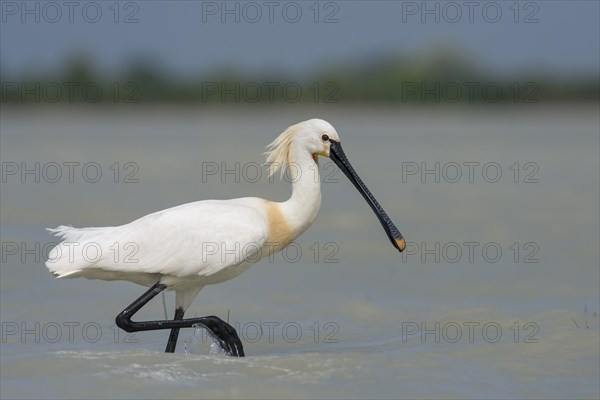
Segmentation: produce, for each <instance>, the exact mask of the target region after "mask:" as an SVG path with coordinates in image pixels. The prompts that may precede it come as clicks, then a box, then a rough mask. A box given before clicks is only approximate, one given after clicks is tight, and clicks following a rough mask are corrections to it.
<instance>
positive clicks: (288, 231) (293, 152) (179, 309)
mask: <svg viewBox="0 0 600 400" xmlns="http://www.w3.org/2000/svg"><path fill="white" fill-rule="evenodd" d="M267 150H268V151H267V153H266V154H267V163H269V164H270V166H269V174H270V175H273V174H275V173H276V172H277V171H278V170H281V174H282V176H283V173H284V171H285V169H287V168H294V169H295V171H294V176H295V179H294V180H293V184H292V186H293V192H292V196H291V197H290V199H289V200H287V201H284V202H281V203H279V202H273V201H270V200H265V199H262V198H256V197H244V198H238V199H230V200H205V201H197V202H193V203H187V204H183V205H180V206H177V207H173V208H169V209H166V210H162V211H158V212H155V213H152V214H148V215H146V216H144V217H141V218H139V219H137V220H135V221H133V222H130V223H128V224H125V225H121V226H114V227H96V228H73V227H69V226H59V227H57V228H55V229H48V230H49V231H50V232H52V233H54V234H55V235H56V236H59V237H60V238H61V239H62V241H61V243H59V244H58V245H57V246H56V247H55V248H53V249H52V251H51V252H50V254H49V258H48V261H47V262H46V266H47V267H48V269H49V270H50V272H52V273H53V274H54V275H55V276H56V277H58V278H76V277H85V278H89V279H102V280H126V281H131V282H134V283H137V284H140V285H143V286H148V287H150V289H149V290H148V291H147V292H145V293H144V295H142V296H141V297H140V298H139V299H137V300H136V301H135V302H133V303H132V304H131V305H130V306H129V307H127V308H126V309H125V310H123V311H122V312H121V313H120V314H119V315H118V316H117V318H116V322H117V325H118V326H119V327H120V328H122V329H124V330H126V331H128V332H134V331H142V330H155V329H171V335H170V337H169V341H168V343H167V348H166V352H174V351H175V346H176V343H177V337H178V334H179V328H184V327H191V326H193V325H194V324H200V325H203V326H204V327H205V328H207V329H208V331H209V332H210V333H211V335H213V337H214V338H216V339H218V341H219V343H220V345H221V347H222V348H223V349H224V350H225V352H226V353H227V354H229V355H232V356H244V351H243V345H242V343H241V341H240V340H239V337H238V335H237V333H236V332H235V329H233V327H231V326H230V325H229V324H227V323H226V322H224V321H222V320H221V319H220V318H218V317H215V316H210V317H201V318H189V319H183V315H184V313H185V311H186V310H187V309H188V307H189V306H190V305H191V304H192V302H193V300H194V298H195V297H196V295H197V294H198V292H199V291H200V290H201V289H202V288H203V287H204V286H206V285H212V284H216V283H220V282H224V281H227V280H229V279H232V278H234V277H236V276H238V275H239V274H241V273H242V272H244V271H245V270H246V269H248V267H250V266H251V265H252V264H254V263H255V262H257V261H258V260H260V259H262V258H265V257H267V256H269V255H271V254H273V253H274V252H278V251H280V250H281V249H283V248H285V247H286V246H287V245H289V244H290V243H291V242H293V241H294V240H295V239H296V238H298V236H300V234H302V233H303V232H304V231H305V230H306V229H307V228H308V227H309V226H310V225H311V224H312V223H313V221H314V220H315V218H316V216H317V213H318V211H319V208H320V206H321V189H320V179H319V172H318V163H317V157H318V156H325V157H330V158H331V159H332V160H333V161H334V162H335V163H336V164H337V165H338V167H340V169H341V170H342V171H343V172H344V173H345V174H346V175H347V176H348V178H349V179H350V181H351V182H352V183H353V184H354V185H355V186H356V187H357V188H358V189H359V191H360V192H361V194H362V195H363V196H364V198H365V199H366V200H367V202H368V203H369V205H370V206H371V207H372V208H373V210H374V211H375V213H376V215H377V217H378V218H379V220H380V222H381V224H382V225H383V227H384V229H385V231H386V233H387V235H388V237H389V239H390V240H391V242H392V244H393V245H394V246H395V247H396V248H397V249H398V250H399V251H402V250H404V247H405V242H404V239H403V238H402V235H401V234H400V232H399V231H398V229H397V228H396V227H395V226H394V224H393V223H392V222H391V220H390V219H389V218H388V216H387V214H386V213H385V212H384V211H383V209H382V208H381V206H379V204H378V203H377V201H376V200H375V198H374V197H373V196H372V195H371V193H370V192H369V191H368V189H367V188H366V186H365V185H364V184H363V183H362V181H361V180H360V178H359V177H358V175H357V174H356V172H355V171H354V169H353V168H352V166H351V165H350V163H349V162H348V159H347V158H346V156H345V154H344V152H343V150H342V147H341V145H340V139H339V136H338V134H337V132H336V130H335V129H334V128H333V126H331V125H330V124H329V123H328V122H326V121H324V120H321V119H311V120H308V121H304V122H301V123H298V124H296V125H293V126H290V127H289V128H288V129H287V130H286V131H285V132H283V133H282V134H281V135H279V137H277V139H275V140H274V141H273V142H272V143H271V144H270V145H269V146H268V147H267ZM165 289H167V290H174V291H175V293H176V310H175V317H174V319H173V320H160V321H144V322H134V321H132V320H131V317H132V316H133V315H134V314H135V313H136V312H137V311H138V310H139V309H140V308H142V307H143V306H144V305H145V304H146V303H147V302H148V301H150V299H152V298H153V297H154V296H156V295H157V294H158V293H160V292H162V291H163V290H165Z"/></svg>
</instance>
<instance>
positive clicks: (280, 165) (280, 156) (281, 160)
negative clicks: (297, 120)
mask: <svg viewBox="0 0 600 400" xmlns="http://www.w3.org/2000/svg"><path fill="white" fill-rule="evenodd" d="M299 130H300V124H296V125H292V126H290V127H289V128H287V129H286V130H285V132H283V133H282V134H281V135H279V136H277V138H276V139H275V140H273V142H271V144H269V145H268V146H267V151H266V152H265V155H266V156H267V162H266V164H267V165H268V166H269V177H271V176H273V175H275V173H277V171H278V170H280V171H281V177H283V174H284V172H285V170H286V168H287V167H288V165H289V160H290V147H291V145H292V141H293V140H294V137H295V136H296V134H297V133H298V131H299Z"/></svg>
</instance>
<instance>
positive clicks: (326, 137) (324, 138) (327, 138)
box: [321, 134, 329, 142]
mask: <svg viewBox="0 0 600 400" xmlns="http://www.w3.org/2000/svg"><path fill="white" fill-rule="evenodd" d="M321 139H323V141H324V142H326V141H328V140H329V136H327V134H324V135H323V136H321Z"/></svg>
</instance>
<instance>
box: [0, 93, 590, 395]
mask: <svg viewBox="0 0 600 400" xmlns="http://www.w3.org/2000/svg"><path fill="white" fill-rule="evenodd" d="M312 116H320V117H323V118H325V119H327V120H329V121H330V122H332V124H333V125H334V126H335V127H336V128H337V130H338V132H339V134H340V137H341V138H342V140H343V143H344V148H345V151H346V153H347V155H348V157H349V159H350V160H351V161H352V163H353V165H354V167H355V168H356V170H357V171H358V173H359V174H360V175H361V177H362V178H363V180H364V181H365V182H366V183H367V184H368V186H369V188H370V189H371V190H372V192H373V193H374V194H375V196H376V197H377V198H378V200H379V201H380V203H381V204H382V205H383V207H384V208H385V209H386V211H387V212H388V214H389V215H390V216H391V217H392V219H393V220H394V221H395V222H396V225H397V226H398V227H399V229H400V231H401V232H402V233H403V234H404V235H405V237H406V240H407V241H408V242H409V247H408V248H407V251H406V253H408V254H406V255H405V256H401V255H399V254H398V253H397V251H396V250H395V249H393V248H392V246H391V245H390V244H389V242H388V241H387V238H386V236H385V233H384V232H383V230H382V229H381V227H380V226H379V224H378V222H377V220H376V218H375V217H374V216H373V215H372V212H371V211H370V210H369V208H368V207H366V205H365V203H364V201H363V199H362V198H361V197H360V195H359V194H358V193H357V192H356V191H355V189H354V188H353V187H352V185H351V184H350V183H349V182H347V180H346V178H345V177H344V176H343V174H341V172H339V171H337V169H335V168H334V167H333V166H332V165H331V164H330V162H329V161H321V167H320V168H321V173H322V176H323V177H324V178H323V179H324V181H325V182H324V183H323V186H322V190H323V203H322V209H321V212H320V214H319V217H318V219H317V221H315V223H314V224H313V226H312V227H311V228H310V229H309V231H307V232H306V233H305V234H304V235H303V236H302V237H301V238H300V240H298V242H297V243H296V244H295V246H293V248H290V250H289V251H288V252H286V253H284V254H279V255H277V256H275V257H274V259H273V260H264V261H263V262H261V263H260V264H258V265H255V266H253V267H252V268H251V269H250V271H248V272H246V273H244V274H242V275H241V276H240V277H238V278H236V279H234V280H232V281H229V282H226V283H224V284H221V285H218V286H212V287H207V288H205V289H203V291H202V292H201V293H200V295H199V296H198V298H197V299H196V301H195V302H194V304H193V305H192V306H191V307H190V310H189V311H188V315H189V316H194V315H209V314H215V315H219V316H221V317H222V318H224V319H225V318H227V317H228V318H229V321H230V323H232V324H233V325H235V326H236V327H237V328H238V332H239V333H240V336H241V338H242V340H243V341H244V344H245V350H246V354H247V356H248V357H246V358H244V359H231V358H228V357H223V356H219V355H209V352H210V343H211V341H210V339H209V338H207V337H205V336H202V333H201V332H196V333H195V332H194V331H193V329H185V330H183V331H182V333H181V335H180V340H179V344H178V348H177V353H176V354H172V355H170V354H164V353H162V350H163V348H164V345H165V343H166V339H167V336H168V334H167V333H166V332H143V333H137V334H135V335H126V334H125V333H124V332H123V331H120V330H118V329H116V328H115V326H114V316H115V315H116V314H117V313H118V312H119V311H120V310H122V309H123V308H124V307H125V306H126V305H127V304H129V303H130V302H131V301H132V300H133V299H134V298H135V297H137V296H138V295H139V294H141V292H142V291H143V290H144V289H143V288H141V287H138V286H135V285H133V284H131V283H127V282H101V281H89V280H84V279H78V280H54V279H52V278H51V276H50V275H49V273H48V272H47V270H46V268H45V267H44V265H43V257H44V254H45V253H46V252H47V249H48V248H49V244H50V243H51V242H53V239H52V237H50V236H49V235H47V234H46V232H45V231H44V228H46V227H54V226H56V225H59V224H72V225H74V226H103V225H114V224H122V223H125V222H128V221H131V220H133V219H135V218H138V217H139V216H142V215H144V214H146V213H149V212H152V211H156V210H159V209H163V208H167V207H170V206H173V205H177V204H181V203H184V202H189V201H194V200H199V199H205V198H229V197H242V196H260V197H266V198H270V199H274V200H284V199H285V198H286V196H288V195H289V193H290V189H289V183H288V182H283V183H280V182H275V183H270V182H269V181H268V179H267V177H266V169H257V167H256V166H257V165H258V164H257V163H261V162H262V161H263V160H262V155H261V153H262V152H263V151H264V146H265V145H266V144H267V143H269V142H270V141H271V140H272V139H273V138H274V137H275V136H276V135H277V134H278V133H279V132H280V131H281V130H283V129H284V128H285V127H286V126H288V125H290V124H291V123H294V122H297V121H298V120H302V119H306V118H308V117H312ZM0 129H1V132H2V146H1V153H0V154H1V157H2V162H3V171H4V175H3V183H2V192H1V194H0V196H1V200H2V202H1V209H0V214H1V217H2V225H1V234H2V246H3V247H2V267H1V270H0V274H1V280H0V289H1V305H0V307H1V319H2V352H1V361H2V368H1V385H0V388H1V389H0V390H1V395H2V398H41V397H43V398H52V397H65V398H109V397H110V398H113V397H119V398H165V397H168V398H198V397H245V398H282V397H283V398H297V397H313V398H315V397H319V398H341V397H343V398H365V397H377V398H398V397H428V398H451V397H466V398H498V397H502V398H525V397H527V398H598V396H599V395H600V389H599V380H598V375H599V373H600V367H599V359H600V354H599V352H600V350H599V346H598V344H599V342H600V334H599V322H598V317H597V315H598V311H599V305H598V304H599V299H600V296H599V289H598V282H599V280H600V273H599V272H600V271H599V266H598V264H599V259H600V256H599V248H598V246H599V245H598V243H599V240H600V239H599V224H600V223H599V210H598V205H599V188H598V170H599V154H598V145H599V143H598V140H599V138H598V132H599V130H600V126H599V121H598V113H597V107H584V106H581V107H578V108H567V107H558V106H557V107H541V106H538V105H532V106H531V107H524V108H521V109H513V108H510V107H506V108H495V109H491V108H485V107H484V108H475V109H469V108H454V109H443V108H440V109H436V108H424V109H419V108H415V109H401V108H385V107H383V108H378V109H361V108H343V107H329V108H319V109H310V108H300V109H295V108H275V109H269V108H263V107H256V108H239V109H235V108H234V109H233V110H231V109H228V110H222V109H218V108H215V109H213V108H201V109H198V110H192V109H189V108H188V109H175V108H166V107H165V108H161V107H156V108H137V107H132V108H130V109H127V108H125V109H118V110H117V109H111V108H91V107H90V108H81V109H75V110H65V109H60V108H47V109H46V108H23V109H10V108H9V109H3V112H2V118H1V120H0ZM36 162H39V163H40V167H39V170H40V174H39V175H40V176H39V179H38V180H39V182H36V178H37V177H36V176H35V173H31V174H25V175H24V176H21V174H20V172H21V171H20V170H19V171H18V172H17V173H15V174H14V175H13V174H11V173H10V170H8V169H7V168H12V167H14V166H15V165H17V167H18V168H19V169H21V168H22V167H23V165H24V166H25V167H26V168H28V169H35V168H36V166H35V163H36ZM68 162H74V163H79V164H72V165H73V168H74V169H73V175H72V179H71V180H72V182H70V179H69V176H68V172H69V171H68V167H67V166H65V163H68ZM92 162H93V163H97V164H95V165H92V166H91V167H88V168H92V169H94V170H92V169H88V170H87V174H84V173H83V171H82V170H83V166H84V165H86V163H92ZM22 163H25V164H22ZM52 163H57V164H59V165H60V166H61V172H62V176H61V178H60V179H56V174H55V173H54V171H55V170H53V169H52V168H55V165H54V164H52ZM115 163H118V164H116V165H115ZM128 163H129V164H128ZM223 163H224V164H223ZM236 163H240V164H239V165H238V164H236ZM423 163H424V164H423ZM436 163H439V167H438V172H435V169H436ZM476 163H479V164H476ZM515 163H518V164H515ZM67 165H68V164H67ZM457 166H458V167H459V168H460V173H461V175H460V177H459V175H457V172H458V171H459V169H457ZM215 167H216V168H217V172H216V173H214V174H213V172H214V171H215V170H214V168H215ZM44 168H45V170H44ZM98 168H99V170H100V172H101V177H100V178H99V179H98V182H96V183H92V182H91V181H93V180H94V179H96V175H95V174H93V172H95V170H97V169H98ZM209 168H210V169H209ZM236 168H238V170H237V172H235V171H236ZM415 168H418V170H417V172H415ZM423 168H426V169H427V170H433V171H434V172H429V173H425V174H424V175H421V172H422V169H423ZM469 168H473V170H472V171H471V172H473V173H472V175H469ZM484 168H485V172H484ZM44 171H45V172H44ZM227 171H229V172H227ZM231 171H234V172H231ZM117 172H118V174H117ZM257 172H258V174H259V175H258V176H257ZM497 172H500V174H501V175H500V176H498V175H497ZM436 174H437V175H436ZM136 179H137V180H138V182H137V183H134V182H131V181H132V180H136ZM115 180H116V181H117V183H115ZM496 180H497V181H496ZM536 180H537V182H536ZM52 181H56V182H52ZM36 244H37V246H38V247H36ZM498 251H499V253H498ZM166 300H167V308H168V311H169V314H170V313H172V308H173V304H174V299H173V297H172V294H171V293H168V294H167V298H166ZM162 316H163V305H162V302H161V299H160V297H158V298H157V299H155V300H153V301H152V302H151V303H150V304H149V305H148V307H147V308H146V309H144V310H142V311H141V312H140V314H139V317H138V318H139V319H140V320H143V319H155V318H161V317H162ZM195 334H196V335H199V336H197V337H196V342H197V343H196V344H194V345H193V346H192V345H190V348H192V347H193V351H194V352H195V353H199V354H186V353H185V346H184V341H190V340H191V338H192V336H194V335H195Z"/></svg>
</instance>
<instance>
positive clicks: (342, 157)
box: [329, 139, 406, 252]
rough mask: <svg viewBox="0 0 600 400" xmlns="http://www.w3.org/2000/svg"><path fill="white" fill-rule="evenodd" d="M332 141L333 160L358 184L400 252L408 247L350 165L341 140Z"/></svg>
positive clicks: (361, 192)
mask: <svg viewBox="0 0 600 400" xmlns="http://www.w3.org/2000/svg"><path fill="white" fill-rule="evenodd" d="M329 141H330V142H331V146H330V152H329V157H330V158H331V159H332V160H333V162H334V163H335V164H336V165H337V166H338V167H339V168H340V169H341V170H342V172H344V174H345V175H346V176H347V177H348V179H350V182H352V183H353V184H354V186H356V188H357V189H358V191H359V192H360V194H362V196H363V197H364V198H365V200H367V203H369V205H370V206H371V208H372V209H373V211H374V212H375V215H377V218H379V222H381V226H383V229H384V230H385V233H387V235H388V238H389V239H390V242H392V244H393V245H394V247H395V248H397V249H398V250H399V251H400V252H402V250H404V249H405V248H406V243H405V242H404V238H403V237H402V234H401V233H400V231H399V230H398V228H396V225H394V223H393V222H392V220H391V219H390V217H388V215H387V214H386V213H385V211H384V210H383V208H381V206H380V205H379V203H378V202H377V200H375V197H373V195H372V194H371V192H370V191H369V189H367V186H366V185H365V184H364V183H363V181H362V180H361V179H360V178H359V176H358V174H357V173H356V171H354V168H352V165H350V161H348V158H347V157H346V154H344V150H342V145H341V144H340V142H337V141H335V140H331V139H330V140H329Z"/></svg>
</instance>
